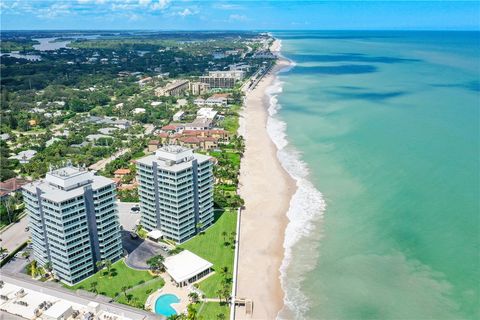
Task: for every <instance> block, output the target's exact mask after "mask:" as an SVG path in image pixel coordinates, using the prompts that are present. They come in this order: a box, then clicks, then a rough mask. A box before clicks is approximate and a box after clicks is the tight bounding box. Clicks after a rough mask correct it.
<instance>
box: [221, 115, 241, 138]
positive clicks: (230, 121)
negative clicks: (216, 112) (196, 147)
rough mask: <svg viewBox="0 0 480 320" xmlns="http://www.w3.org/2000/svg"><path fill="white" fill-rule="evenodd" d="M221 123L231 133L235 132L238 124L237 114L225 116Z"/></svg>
mask: <svg viewBox="0 0 480 320" xmlns="http://www.w3.org/2000/svg"><path fill="white" fill-rule="evenodd" d="M221 125H222V127H223V128H224V129H225V130H227V131H228V132H230V133H231V134H236V133H237V131H238V127H239V126H240V125H239V123H238V116H226V117H225V119H224V120H223V121H222V123H221Z"/></svg>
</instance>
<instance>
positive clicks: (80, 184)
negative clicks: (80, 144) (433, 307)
mask: <svg viewBox="0 0 480 320" xmlns="http://www.w3.org/2000/svg"><path fill="white" fill-rule="evenodd" d="M23 196H24V201H25V208H26V209H27V212H28V215H29V226H30V231H31V235H32V248H33V253H34V257H35V259H36V260H37V262H38V263H39V264H40V265H44V264H46V263H47V262H51V263H52V268H53V272H54V274H55V276H57V277H58V278H59V279H60V280H62V281H63V282H65V283H67V284H69V285H72V284H75V283H77V282H79V281H80V280H82V279H85V278H86V277H88V276H90V275H92V274H93V273H95V271H96V270H97V267H96V263H97V262H98V261H103V260H111V261H112V262H113V261H115V260H117V259H119V258H120V257H121V256H122V252H123V249H122V237H121V233H120V223H119V221H118V213H117V207H116V204H115V184H114V182H113V181H112V180H110V179H107V178H104V177H100V176H95V175H94V174H93V172H89V171H87V170H86V169H84V168H76V167H73V166H72V165H67V166H66V167H63V168H60V169H55V170H50V171H49V172H48V173H47V175H46V177H45V179H41V180H37V181H34V182H32V183H29V184H27V185H24V186H23Z"/></svg>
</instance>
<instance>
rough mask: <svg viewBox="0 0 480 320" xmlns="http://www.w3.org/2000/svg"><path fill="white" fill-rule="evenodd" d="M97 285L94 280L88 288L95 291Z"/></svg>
mask: <svg viewBox="0 0 480 320" xmlns="http://www.w3.org/2000/svg"><path fill="white" fill-rule="evenodd" d="M97 285H98V282H96V281H93V282H91V283H90V290H91V291H93V292H95V293H97Z"/></svg>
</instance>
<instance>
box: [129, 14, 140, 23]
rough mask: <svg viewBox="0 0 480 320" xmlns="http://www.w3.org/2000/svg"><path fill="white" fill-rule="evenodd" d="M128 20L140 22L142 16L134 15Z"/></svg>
mask: <svg viewBox="0 0 480 320" xmlns="http://www.w3.org/2000/svg"><path fill="white" fill-rule="evenodd" d="M128 20H130V21H137V20H140V16H139V15H138V14H135V13H133V14H131V15H130V16H129V17H128Z"/></svg>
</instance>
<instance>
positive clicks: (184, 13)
mask: <svg viewBox="0 0 480 320" xmlns="http://www.w3.org/2000/svg"><path fill="white" fill-rule="evenodd" d="M177 14H178V15H179V16H182V17H186V16H191V15H192V14H195V12H193V11H192V10H190V9H188V8H186V9H184V10H183V11H179V12H177Z"/></svg>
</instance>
